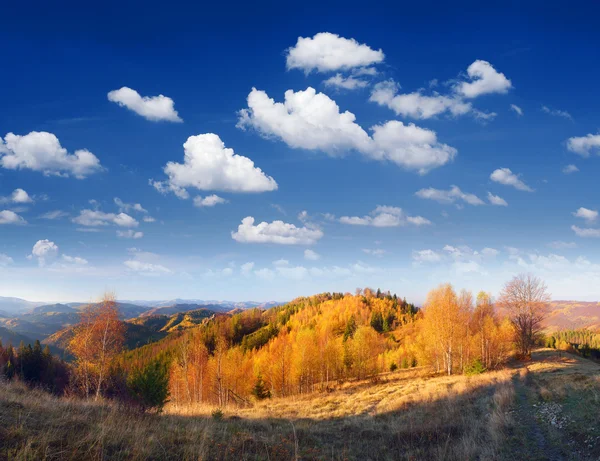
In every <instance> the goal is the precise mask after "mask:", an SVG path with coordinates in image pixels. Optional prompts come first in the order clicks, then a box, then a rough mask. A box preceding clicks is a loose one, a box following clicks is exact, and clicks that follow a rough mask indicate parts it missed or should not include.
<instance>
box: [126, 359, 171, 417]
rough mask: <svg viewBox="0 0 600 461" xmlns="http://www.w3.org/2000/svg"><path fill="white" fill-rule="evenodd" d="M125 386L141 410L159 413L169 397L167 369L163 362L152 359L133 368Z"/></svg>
mask: <svg viewBox="0 0 600 461" xmlns="http://www.w3.org/2000/svg"><path fill="white" fill-rule="evenodd" d="M127 388H128V389H129V392H130V393H131V395H132V397H133V398H134V400H135V402H136V403H137V404H138V405H139V407H140V408H141V409H142V411H149V410H153V411H156V412H157V413H160V412H161V411H162V409H163V407H164V406H165V404H166V403H167V401H168V399H169V370H168V367H167V366H166V365H165V363H163V362H161V361H160V360H154V361H152V362H150V363H149V364H148V365H146V366H145V367H144V368H141V369H140V368H138V369H136V370H134V371H133V372H132V373H131V375H130V376H129V379H128V380H127Z"/></svg>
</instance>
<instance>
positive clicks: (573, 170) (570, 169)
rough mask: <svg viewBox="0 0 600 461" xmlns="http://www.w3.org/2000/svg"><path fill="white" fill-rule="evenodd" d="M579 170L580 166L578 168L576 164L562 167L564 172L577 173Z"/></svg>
mask: <svg viewBox="0 0 600 461" xmlns="http://www.w3.org/2000/svg"><path fill="white" fill-rule="evenodd" d="M578 171H579V168H577V167H576V166H575V165H567V166H565V167H564V168H563V169H562V172H563V173H564V174H571V173H577V172H578Z"/></svg>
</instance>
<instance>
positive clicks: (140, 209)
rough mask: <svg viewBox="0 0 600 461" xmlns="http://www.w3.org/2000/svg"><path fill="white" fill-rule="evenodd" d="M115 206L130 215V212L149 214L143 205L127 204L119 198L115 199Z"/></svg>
mask: <svg viewBox="0 0 600 461" xmlns="http://www.w3.org/2000/svg"><path fill="white" fill-rule="evenodd" d="M114 201H115V205H117V206H118V207H119V211H124V212H125V213H129V212H130V211H138V212H140V213H148V210H146V209H145V208H144V207H143V206H142V205H140V204H139V203H125V202H123V200H121V199H120V198H119V197H115V199H114Z"/></svg>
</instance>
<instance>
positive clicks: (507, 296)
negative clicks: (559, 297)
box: [498, 274, 550, 357]
mask: <svg viewBox="0 0 600 461" xmlns="http://www.w3.org/2000/svg"><path fill="white" fill-rule="evenodd" d="M549 302H550V294H549V293H548V288H547V287H546V284H545V283H544V282H543V281H542V280H541V279H540V278H538V277H536V276H534V275H532V274H520V275H517V276H516V277H514V278H513V279H512V280H510V281H508V282H507V283H506V284H505V285H504V288H503V289H502V292H501V293H500V298H499V300H498V304H499V305H500V306H501V307H503V308H504V309H506V310H507V312H508V316H509V318H510V321H511V322H512V324H513V326H514V328H515V343H516V345H517V348H518V350H519V353H520V354H521V355H522V356H523V357H528V356H530V355H531V349H532V348H533V346H534V344H535V341H536V339H537V338H538V337H539V334H540V332H541V329H542V321H543V320H544V318H545V317H546V313H547V309H548V303H549Z"/></svg>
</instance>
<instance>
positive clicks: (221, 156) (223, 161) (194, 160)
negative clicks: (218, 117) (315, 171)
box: [151, 133, 277, 198]
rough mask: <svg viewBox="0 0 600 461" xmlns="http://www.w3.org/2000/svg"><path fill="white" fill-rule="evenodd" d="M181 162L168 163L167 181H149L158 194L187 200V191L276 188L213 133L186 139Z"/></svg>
mask: <svg viewBox="0 0 600 461" xmlns="http://www.w3.org/2000/svg"><path fill="white" fill-rule="evenodd" d="M183 150H184V159H183V163H175V162H168V163H167V164H166V166H165V167H164V172H165V173H166V175H167V176H168V177H169V179H168V180H167V181H163V182H160V181H151V184H152V185H153V186H154V187H155V188H156V189H157V190H158V191H159V192H162V193H165V192H168V191H171V192H173V193H175V194H176V195H177V196H178V197H180V198H188V197H189V194H188V192H187V190H186V189H187V188H189V187H192V188H196V189H199V190H214V191H225V192H267V191H273V190H276V189H277V183H276V182H275V180H274V179H273V178H272V177H270V176H267V175H266V174H265V173H263V171H262V170H261V169H260V168H258V167H256V166H254V162H253V161H252V160H250V159H249V158H248V157H244V156H242V155H238V154H236V153H235V152H234V151H233V149H230V148H226V147H225V143H223V141H221V138H219V136H217V135H216V134H213V133H206V134H201V135H197V136H190V137H189V138H188V139H187V141H186V142H185V144H184V145H183Z"/></svg>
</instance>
